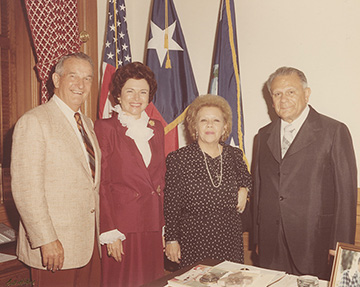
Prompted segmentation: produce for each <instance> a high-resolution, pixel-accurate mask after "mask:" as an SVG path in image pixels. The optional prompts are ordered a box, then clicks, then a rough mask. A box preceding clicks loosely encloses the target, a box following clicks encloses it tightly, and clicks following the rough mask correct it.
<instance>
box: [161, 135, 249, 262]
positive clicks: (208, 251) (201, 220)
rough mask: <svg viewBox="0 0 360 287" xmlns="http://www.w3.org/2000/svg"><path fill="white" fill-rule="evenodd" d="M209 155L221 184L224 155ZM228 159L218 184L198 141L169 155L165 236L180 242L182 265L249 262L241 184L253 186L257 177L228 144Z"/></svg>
mask: <svg viewBox="0 0 360 287" xmlns="http://www.w3.org/2000/svg"><path fill="white" fill-rule="evenodd" d="M205 156H206V161H207V164H208V168H209V171H210V173H211V176H212V178H213V181H214V185H215V186H218V184H219V177H217V175H220V162H221V157H220V156H218V157H216V158H211V157H210V156H209V155H207V154H205ZM222 162H223V167H222V181H221V185H220V186H219V187H218V188H216V187H214V186H213V184H212V183H211V180H210V177H209V174H208V171H207V169H206V165H205V160H204V155H203V153H202V151H201V149H200V147H199V145H198V143H197V142H194V143H192V144H190V145H188V146H186V147H183V148H181V149H179V150H177V151H175V152H172V153H170V154H169V155H168V157H167V159H166V167H167V171H166V177H165V180H166V185H165V190H164V196H165V198H164V214H165V222H166V223H165V239H166V241H174V240H177V241H178V242H179V243H180V247H181V260H180V267H184V266H187V265H191V264H193V263H195V262H197V261H199V260H202V259H205V258H213V259H219V260H229V261H233V262H238V263H243V262H244V249H243V239H242V225H241V218H240V214H239V213H238V212H237V210H236V205H237V199H238V190H239V188H240V187H248V188H251V184H252V180H251V175H250V174H249V172H248V170H247V167H246V164H245V163H244V161H243V159H242V152H241V150H240V149H239V148H234V147H231V146H229V145H223V152H222Z"/></svg>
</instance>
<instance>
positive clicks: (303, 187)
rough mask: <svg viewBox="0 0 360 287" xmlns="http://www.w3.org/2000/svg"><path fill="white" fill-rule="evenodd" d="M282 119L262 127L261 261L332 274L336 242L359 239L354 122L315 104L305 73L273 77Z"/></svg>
mask: <svg viewBox="0 0 360 287" xmlns="http://www.w3.org/2000/svg"><path fill="white" fill-rule="evenodd" d="M267 86H268V89H269V92H270V95H271V97H272V100H273V107H274V109H275V112H276V113H277V115H278V116H279V119H277V120H275V121H273V122H272V123H270V124H268V125H267V126H265V127H263V128H262V129H260V131H259V134H258V144H257V148H256V153H255V158H254V167H255V169H254V177H255V191H254V197H255V198H254V199H255V200H254V202H255V209H254V210H255V218H256V220H255V236H254V238H255V243H256V244H258V248H259V249H258V251H259V264H260V266H262V267H265V268H271V269H277V270H284V271H286V272H288V273H292V274H297V275H300V274H312V275H316V276H318V277H320V278H328V274H329V273H328V267H329V266H328V258H329V254H334V249H335V247H336V242H346V243H354V239H355V224H356V199H357V170H356V161H355V155H354V149H353V145H352V140H351V136H350V133H349V130H348V129H347V127H346V126H345V125H344V124H343V123H340V122H338V121H336V120H334V119H331V118H329V117H326V116H324V115H321V114H319V113H318V112H316V111H315V110H314V109H313V108H312V107H311V106H309V105H308V101H309V97H310V94H311V90H310V88H309V87H308V86H307V80H306V77H305V75H304V73H303V72H301V71H299V70H297V69H294V68H288V67H282V68H279V69H278V70H276V71H275V72H274V73H273V74H272V75H271V76H270V77H269V80H268V82H267Z"/></svg>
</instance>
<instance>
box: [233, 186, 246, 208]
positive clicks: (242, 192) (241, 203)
mask: <svg viewBox="0 0 360 287" xmlns="http://www.w3.org/2000/svg"><path fill="white" fill-rule="evenodd" d="M247 196H248V190H247V188H246V187H240V189H239V191H238V204H237V206H236V208H237V210H238V211H239V212H240V213H243V211H244V210H245V206H246V201H247Z"/></svg>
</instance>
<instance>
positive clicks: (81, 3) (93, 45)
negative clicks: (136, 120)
mask: <svg viewBox="0 0 360 287" xmlns="http://www.w3.org/2000/svg"><path fill="white" fill-rule="evenodd" d="M78 13H79V14H78V17H79V32H80V33H81V32H82V31H86V32H87V33H88V34H89V40H88V41H87V42H85V43H83V44H82V46H81V51H82V52H84V53H85V54H87V55H89V56H90V57H91V59H92V60H93V63H94V79H93V83H92V87H91V94H90V96H89V98H88V99H87V100H86V102H85V104H84V106H83V112H84V113H85V114H86V115H87V116H88V117H90V118H91V119H92V120H93V121H95V120H96V119H97V110H98V108H97V107H98V97H99V85H98V83H99V81H98V61H97V58H98V49H97V21H96V19H97V2H96V1H86V0H78Z"/></svg>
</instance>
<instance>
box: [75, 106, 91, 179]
mask: <svg viewBox="0 0 360 287" xmlns="http://www.w3.org/2000/svg"><path fill="white" fill-rule="evenodd" d="M74 117H75V120H76V123H77V127H78V129H79V131H80V133H81V137H82V139H83V142H84V145H85V148H86V151H87V153H88V156H89V164H90V169H91V174H92V177H93V179H94V178H95V153H94V148H93V146H92V144H91V141H90V139H89V137H88V135H87V133H86V131H85V129H84V126H83V123H82V120H81V117H80V114H79V113H75V115H74Z"/></svg>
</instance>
